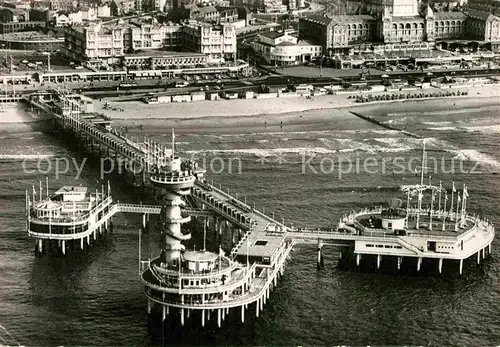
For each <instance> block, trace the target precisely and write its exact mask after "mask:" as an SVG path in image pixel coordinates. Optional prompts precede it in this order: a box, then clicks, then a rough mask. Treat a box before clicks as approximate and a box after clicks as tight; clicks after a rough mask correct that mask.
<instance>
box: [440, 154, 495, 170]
mask: <svg viewBox="0 0 500 347" xmlns="http://www.w3.org/2000/svg"><path fill="white" fill-rule="evenodd" d="M446 151H447V152H450V153H453V154H455V157H454V158H453V159H455V160H462V161H465V160H468V161H472V162H476V163H479V164H481V165H482V166H483V167H486V168H489V169H490V170H492V171H493V172H500V162H498V161H497V160H496V159H495V158H493V157H491V156H490V155H488V154H485V153H481V152H479V151H477V150H475V149H461V150H446Z"/></svg>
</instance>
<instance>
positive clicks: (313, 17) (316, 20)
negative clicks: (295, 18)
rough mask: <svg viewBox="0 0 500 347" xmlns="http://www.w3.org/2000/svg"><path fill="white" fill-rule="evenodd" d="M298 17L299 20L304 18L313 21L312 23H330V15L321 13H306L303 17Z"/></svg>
mask: <svg viewBox="0 0 500 347" xmlns="http://www.w3.org/2000/svg"><path fill="white" fill-rule="evenodd" d="M300 19H301V20H306V21H308V22H313V23H317V24H321V25H329V24H330V23H332V19H331V18H330V17H327V16H321V15H318V14H311V15H307V16H305V17H301V18H300Z"/></svg>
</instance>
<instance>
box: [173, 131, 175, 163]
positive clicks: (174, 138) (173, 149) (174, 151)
mask: <svg viewBox="0 0 500 347" xmlns="http://www.w3.org/2000/svg"><path fill="white" fill-rule="evenodd" d="M174 153H175V133H174V128H172V158H173V157H174Z"/></svg>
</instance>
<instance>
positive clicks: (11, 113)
mask: <svg viewBox="0 0 500 347" xmlns="http://www.w3.org/2000/svg"><path fill="white" fill-rule="evenodd" d="M51 123H52V122H51V121H50V119H47V118H44V117H41V116H38V115H37V114H34V113H31V112H28V110H27V109H26V106H25V105H24V104H22V103H17V104H0V124H1V126H0V133H6V132H27V131H45V130H47V129H49V128H50V125H51Z"/></svg>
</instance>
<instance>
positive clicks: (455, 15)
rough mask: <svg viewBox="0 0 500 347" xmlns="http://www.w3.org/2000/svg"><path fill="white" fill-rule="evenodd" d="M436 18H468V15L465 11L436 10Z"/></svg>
mask: <svg viewBox="0 0 500 347" xmlns="http://www.w3.org/2000/svg"><path fill="white" fill-rule="evenodd" d="M434 18H435V19H436V20H440V19H466V18H467V15H466V14H465V13H463V12H434Z"/></svg>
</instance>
